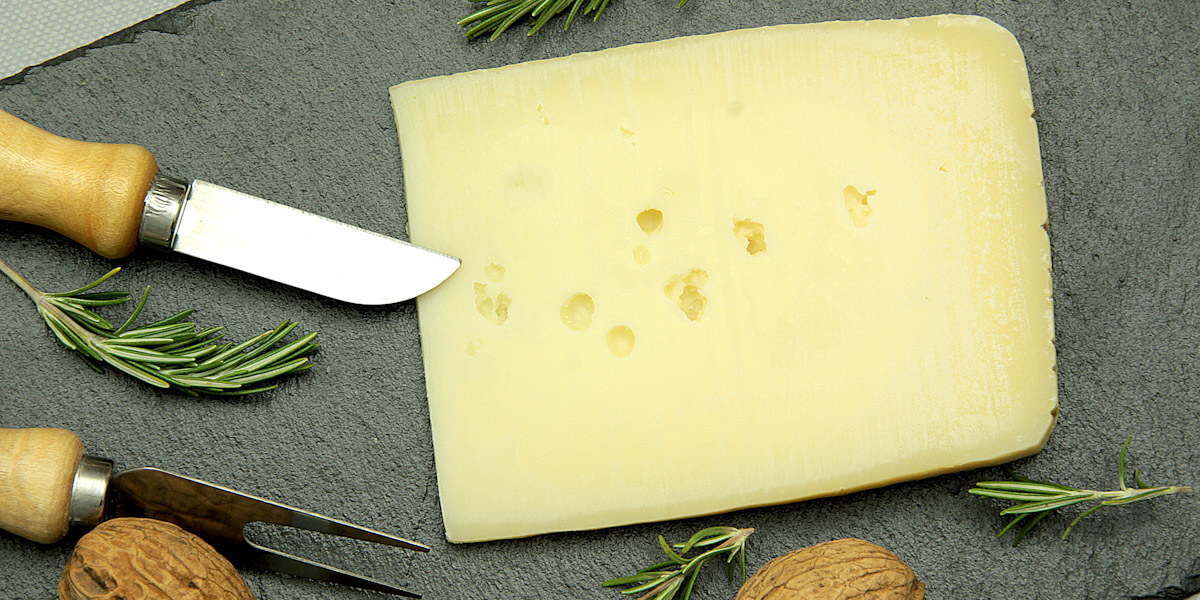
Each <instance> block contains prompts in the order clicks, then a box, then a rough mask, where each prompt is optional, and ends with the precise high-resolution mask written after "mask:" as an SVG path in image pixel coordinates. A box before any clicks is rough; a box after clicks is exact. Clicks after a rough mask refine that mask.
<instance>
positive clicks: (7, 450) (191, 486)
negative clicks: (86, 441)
mask: <svg viewBox="0 0 1200 600" xmlns="http://www.w3.org/2000/svg"><path fill="white" fill-rule="evenodd" d="M116 517H145V518H151V519H158V520H161V521H169V522H171V523H175V524H176V525H179V526H180V527H182V528H184V529H186V530H187V531H190V532H192V533H194V534H196V535H198V536H200V537H201V538H203V539H204V540H205V541H206V542H208V543H209V544H211V545H212V546H213V547H214V548H216V549H217V551H219V552H221V553H222V554H224V555H225V556H226V557H227V558H228V559H229V560H230V562H232V563H234V564H235V565H238V566H240V567H248V568H257V569H265V570H271V571H276V572H280V573H286V574H289V575H297V576H300V577H307V578H311V579H317V580H321V581H329V582H333V583H339V584H345V585H351V586H355V587H359V588H363V589H368V590H374V591H378V592H385V593H389V594H395V595H398V596H405V597H408V598H420V595H419V594H416V593H413V592H410V591H408V590H405V589H401V588H399V587H397V586H394V585H391V584H389V583H385V582H382V581H379V580H376V579H371V578H369V577H364V576H362V575H357V574H355V573H351V572H349V571H344V570H341V569H338V568H335V567H331V566H329V565H324V564H321V563H318V562H314V561H311V560H308V559H304V558H300V557H298V556H293V555H291V554H286V553H284V552H280V551H278V550H275V549H272V548H267V547H265V546H261V545H259V544H255V543H254V542H251V541H250V540H247V539H246V537H245V531H244V530H245V526H246V525H247V524H249V523H270V524H275V525H284V526H289V527H295V528H297V529H304V530H308V531H314V532H318V533H327V534H331V535H337V536H341V537H346V538H352V539H357V540H363V541H368V542H375V543H379V544H386V545H389V546H396V547H399V548H405V549H408V550H416V551H419V552H428V551H429V547H428V546H425V545H422V544H418V543H417V542H413V541H409V540H406V539H403V538H399V537H396V536H393V535H389V534H386V533H381V532H379V531H374V530H371V529H367V528H365V527H360V526H358V525H354V524H352V523H348V522H346V521H341V520H338V519H333V518H330V517H325V516H322V515H318V514H315V513H311V512H308V511H304V510H300V509H297V508H293V507H291V506H287V505H284V504H280V503H278V502H272V501H270V500H265V499H263V498H258V497H255V496H251V495H249V494H243V493H241V492H238V491H236V490H232V489H229V488H225V487H221V486H218V485H213V484H211V483H206V482H204V481H200V480H198V479H192V478H190V477H184V476H182V475H176V474H174V473H169V472H167V471H162V470H160V469H154V468H149V467H141V468H134V469H128V470H125V471H122V472H120V473H117V474H116V475H113V463H112V461H110V460H108V459H105V458H100V457H97V456H91V455H87V454H84V453H83V443H82V441H80V439H79V437H78V436H77V435H75V434H74V433H72V432H71V431H67V430H65V429H0V528H3V529H5V530H8V531H10V532H12V533H15V534H17V535H19V536H22V537H24V538H27V539H30V540H33V541H35V542H40V543H46V544H48V543H53V542H57V541H59V540H61V539H62V538H63V537H65V536H66V534H67V532H68V530H69V529H70V528H71V527H73V526H79V527H92V526H95V525H96V524H98V523H99V522H101V521H103V520H106V519H112V518H116Z"/></svg>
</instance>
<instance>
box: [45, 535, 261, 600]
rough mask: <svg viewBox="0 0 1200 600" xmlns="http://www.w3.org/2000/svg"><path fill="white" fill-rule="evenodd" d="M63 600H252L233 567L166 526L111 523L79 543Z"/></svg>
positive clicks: (62, 586) (61, 590) (61, 584)
mask: <svg viewBox="0 0 1200 600" xmlns="http://www.w3.org/2000/svg"><path fill="white" fill-rule="evenodd" d="M58 597H59V598H60V599H61V600H254V594H253V593H251V591H250V588H249V587H248V586H247V585H246V582H245V581H244V580H242V578H241V576H240V575H238V572H237V570H236V569H234V568H233V565H231V564H229V561H228V560H226V559H225V557H224V556H221V555H220V554H218V553H217V551H216V550H215V549H213V547H212V546H210V545H208V543H207V542H205V541H204V540H202V539H200V538H199V537H196V536H195V535H192V534H191V533H188V532H186V531H184V530H183V529H180V528H179V527H178V526H176V525H174V524H171V523H167V522H165V521H156V520H154V519H132V518H123V519H113V520H111V521H105V522H103V523H101V524H100V525H99V526H97V527H96V528H95V529H93V530H91V531H89V532H88V533H87V534H86V535H84V536H83V537H81V538H79V543H78V544H76V545H75V551H74V552H73V553H72V554H71V558H70V559H68V560H67V568H66V569H64V570H63V574H62V579H60V580H59V581H58Z"/></svg>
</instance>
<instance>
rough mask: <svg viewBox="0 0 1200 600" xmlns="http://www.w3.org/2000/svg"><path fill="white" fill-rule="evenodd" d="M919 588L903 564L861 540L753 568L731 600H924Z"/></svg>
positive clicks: (819, 547) (922, 587)
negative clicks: (748, 577)
mask: <svg viewBox="0 0 1200 600" xmlns="http://www.w3.org/2000/svg"><path fill="white" fill-rule="evenodd" d="M924 598H925V584H923V583H921V582H920V581H917V578H916V575H915V574H914V573H913V571H912V569H910V568H909V567H908V565H906V564H904V561H902V560H900V558H899V557H897V556H896V555H895V554H892V553H891V552H890V551H888V550H887V549H886V548H882V547H880V546H876V545H875V544H872V543H871V542H868V541H866V540H858V539H845V540H834V541H832V542H825V543H824V544H817V545H816V546H812V547H809V548H802V549H800V550H796V551H794V552H790V553H788V554H785V555H783V556H780V557H779V558H776V559H775V560H772V561H771V562H769V563H767V564H766V565H765V566H763V568H761V569H759V570H758V572H757V573H755V574H754V576H753V577H751V578H750V579H748V580H747V581H746V583H745V584H744V585H743V586H742V589H741V590H739V591H738V595H737V599H736V600H924Z"/></svg>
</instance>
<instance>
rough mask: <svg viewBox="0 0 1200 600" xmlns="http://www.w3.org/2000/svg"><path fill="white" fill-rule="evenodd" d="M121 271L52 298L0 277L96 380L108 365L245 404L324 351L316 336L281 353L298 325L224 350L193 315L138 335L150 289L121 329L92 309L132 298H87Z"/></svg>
mask: <svg viewBox="0 0 1200 600" xmlns="http://www.w3.org/2000/svg"><path fill="white" fill-rule="evenodd" d="M120 270H121V269H120V268H119V267H118V268H116V269H113V270H111V271H109V272H108V273H106V274H105V275H104V276H103V277H101V278H99V279H97V280H96V281H93V282H92V283H89V284H88V285H85V286H83V287H81V288H78V289H74V290H71V291H69V292H60V293H56V294H50V293H46V292H43V291H41V290H39V289H38V288H36V287H34V286H33V285H32V284H31V283H29V281H28V280H27V279H25V278H24V277H23V276H21V274H20V273H17V272H16V271H15V270H14V269H13V268H12V267H11V266H9V265H8V263H6V262H4V261H3V260H0V272H3V273H4V274H5V275H7V276H8V278H9V279H11V280H12V281H13V282H14V283H16V284H17V286H18V287H20V288H21V289H22V290H23V291H24V292H25V293H26V294H27V295H28V296H29V298H30V299H32V300H33V302H34V304H36V305H37V310H38V313H39V314H40V315H41V316H42V319H44V320H45V321H46V325H48V326H49V327H50V331H51V332H52V333H54V336H55V337H57V338H58V341H60V342H62V343H63V345H64V346H66V347H67V348H70V349H71V350H74V351H76V352H78V353H79V354H80V355H81V356H83V358H84V360H85V361H86V362H87V363H88V365H89V366H90V367H92V369H94V370H95V371H96V372H103V369H101V368H100V366H101V365H102V364H105V363H107V364H108V365H111V366H112V367H114V368H116V369H118V370H120V371H123V372H124V373H126V374H128V375H131V376H133V377H136V378H137V379H140V380H141V381H144V382H146V383H148V384H150V385H153V386H155V387H160V388H175V389H178V390H180V391H182V392H185V393H187V394H191V395H193V396H195V395H198V394H208V395H211V396H238V395H246V394H254V393H257V392H263V391H266V390H270V389H273V388H275V387H276V386H275V384H266V383H264V382H266V381H268V380H271V379H274V378H276V377H279V376H281V375H285V374H288V373H296V372H298V371H303V370H305V369H308V368H309V367H310V366H311V363H310V362H309V359H308V358H307V356H306V355H308V354H311V353H312V352H314V351H315V350H316V349H317V347H318V345H317V343H316V342H314V341H313V340H315V339H316V337H317V334H316V333H310V334H308V335H305V336H303V337H301V338H300V339H298V340H295V341H293V342H289V343H287V344H283V345H280V344H281V343H282V340H283V338H284V337H286V336H287V335H288V333H290V332H291V331H292V330H293V329H295V328H296V323H293V322H291V321H284V322H283V324H282V325H280V326H279V327H276V328H275V329H273V330H271V331H267V332H264V333H261V334H259V335H257V336H255V337H253V338H250V339H249V340H246V341H244V342H242V343H240V344H232V343H227V342H226V343H218V341H219V340H220V339H221V338H222V337H224V335H225V334H223V333H220V331H221V329H222V328H221V327H209V328H207V329H202V330H196V326H195V325H193V324H192V323H184V322H183V320H184V319H185V318H187V317H188V315H190V314H192V312H193V310H194V309H188V310H185V311H182V312H178V313H176V314H174V315H172V316H170V317H167V318H165V319H163V320H161V321H157V322H154V323H151V324H149V325H144V326H141V327H137V328H133V327H132V326H133V322H134V320H135V319H136V318H137V316H138V315H139V314H141V312H142V309H143V308H144V307H145V306H146V299H147V298H149V296H150V288H149V287H147V288H146V291H145V292H143V293H142V297H141V299H140V300H139V301H138V303H137V305H136V306H135V307H134V309H133V313H132V314H130V315H129V318H128V319H126V320H125V322H124V323H122V324H121V325H120V326H119V327H114V326H113V324H112V323H110V322H109V321H108V320H107V319H105V318H104V317H101V316H100V315H98V314H96V313H95V312H93V311H92V309H93V308H96V307H101V306H112V305H116V304H122V303H125V302H128V301H129V300H130V296H129V293H128V292H88V290H91V289H93V288H95V287H96V286H98V285H100V284H101V283H103V282H105V281H107V280H108V279H109V278H110V277H112V276H113V275H116V274H117V272H118V271H120Z"/></svg>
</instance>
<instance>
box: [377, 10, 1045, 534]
mask: <svg viewBox="0 0 1200 600" xmlns="http://www.w3.org/2000/svg"><path fill="white" fill-rule="evenodd" d="M391 97H392V101H393V106H394V109H395V112H396V120H397V126H398V130H399V134H400V144H401V152H402V158H403V167H404V181H405V186H406V197H407V204H408V216H409V229H410V235H411V239H412V241H413V242H414V243H417V244H420V245H423V246H428V247H432V248H437V249H439V250H442V251H445V252H448V253H450V254H453V255H455V256H459V257H461V258H462V260H463V263H462V267H461V268H460V269H459V271H458V272H457V273H455V274H454V275H453V276H452V277H451V278H450V279H449V280H448V281H446V282H445V283H443V284H442V285H441V286H440V287H438V288H436V289H434V290H433V291H431V292H429V293H427V294H425V295H423V296H421V297H419V298H418V299H417V308H418V312H419V320H420V329H421V343H422V347H423V353H424V360H425V368H426V373H425V376H426V382H427V388H428V393H429V408H430V419H431V424H432V431H433V442H434V452H435V460H436V465H437V476H438V486H439V490H440V500H441V505H442V513H443V516H444V519H445V527H446V534H447V537H448V539H449V540H451V541H454V542H468V541H481V540H490V539H498V538H509V537H520V536H528V535H534V534H540V533H545V532H552V531H564V530H580V529H592V528H600V527H607V526H615V525H623V524H629V523H637V522H648V521H656V520H665V519H674V518H681V517H687V516H695V515H703V514H712V513H717V512H723V511H728V510H732V509H738V508H744V507H752V506H760V505H768V504H778V503H784V502H790V501H794V500H800V499H806V498H813V497H819V496H828V495H835V494H842V493H847V492H851V491H855V490H860V489H864V488H870V487H876V486H881V485H885V484H888V483H893V482H898V481H904V480H911V479H916V478H921V477H926V476H930V475H933V474H937V473H943V472H948V471H953V470H961V469H967V468H972V467H976V466H981V465H987V464H995V463H999V462H1003V461H1008V460H1011V459H1014V458H1017V457H1020V456H1024V455H1028V454H1031V453H1033V452H1036V451H1037V450H1039V449H1040V448H1041V447H1042V445H1043V444H1044V443H1045V441H1046V438H1047V437H1048V436H1049V434H1050V430H1051V428H1052V427H1053V424H1054V420H1055V415H1056V411H1057V393H1056V377H1055V370H1054V361H1055V354H1054V347H1053V322H1052V319H1053V317H1052V310H1051V297H1050V293H1051V292H1050V271H1049V269H1050V248H1049V240H1048V237H1047V232H1046V230H1045V229H1044V225H1045V222H1046V217H1047V213H1046V199H1045V194H1044V191H1043V188H1042V180H1041V163H1040V156H1039V152H1038V140H1037V130H1036V126H1035V124H1034V121H1033V119H1032V113H1033V106H1032V99H1031V95H1030V88H1029V83H1028V76H1027V74H1026V71H1025V64H1024V58H1023V56H1022V54H1021V51H1020V49H1019V47H1018V45H1017V42H1016V40H1015V39H1014V38H1013V36H1012V35H1011V34H1010V33H1009V32H1008V31H1006V30H1004V29H1003V28H1001V27H1000V26H998V25H996V24H995V23H993V22H991V21H989V20H986V19H983V18H978V17H964V16H938V17H925V18H918V19H911V20H904V21H869V22H837V23H821V24H812V25H783V26H776V27H769V28H761V29H752V30H741V31H732V32H727V33H720V34H713V35H707V36H699V37H690V38H680V39H673V40H667V41H662V42H655V43H649V44H642V45H636V46H629V47H623V48H615V49H610V50H604V51H600V52H595V53H588V54H580V55H574V56H568V57H564V58H559V59H552V60H546V61H539V62H533V63H527V64H519V65H513V66H509V67H504V68H499V69H493V70H486V71H476V72H471V73H464V74H458V75H453V76H447V77H440V78H433V79H427V80H421V81H413V82H408V83H404V84H401V85H398V86H395V87H393V88H392V89H391Z"/></svg>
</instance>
